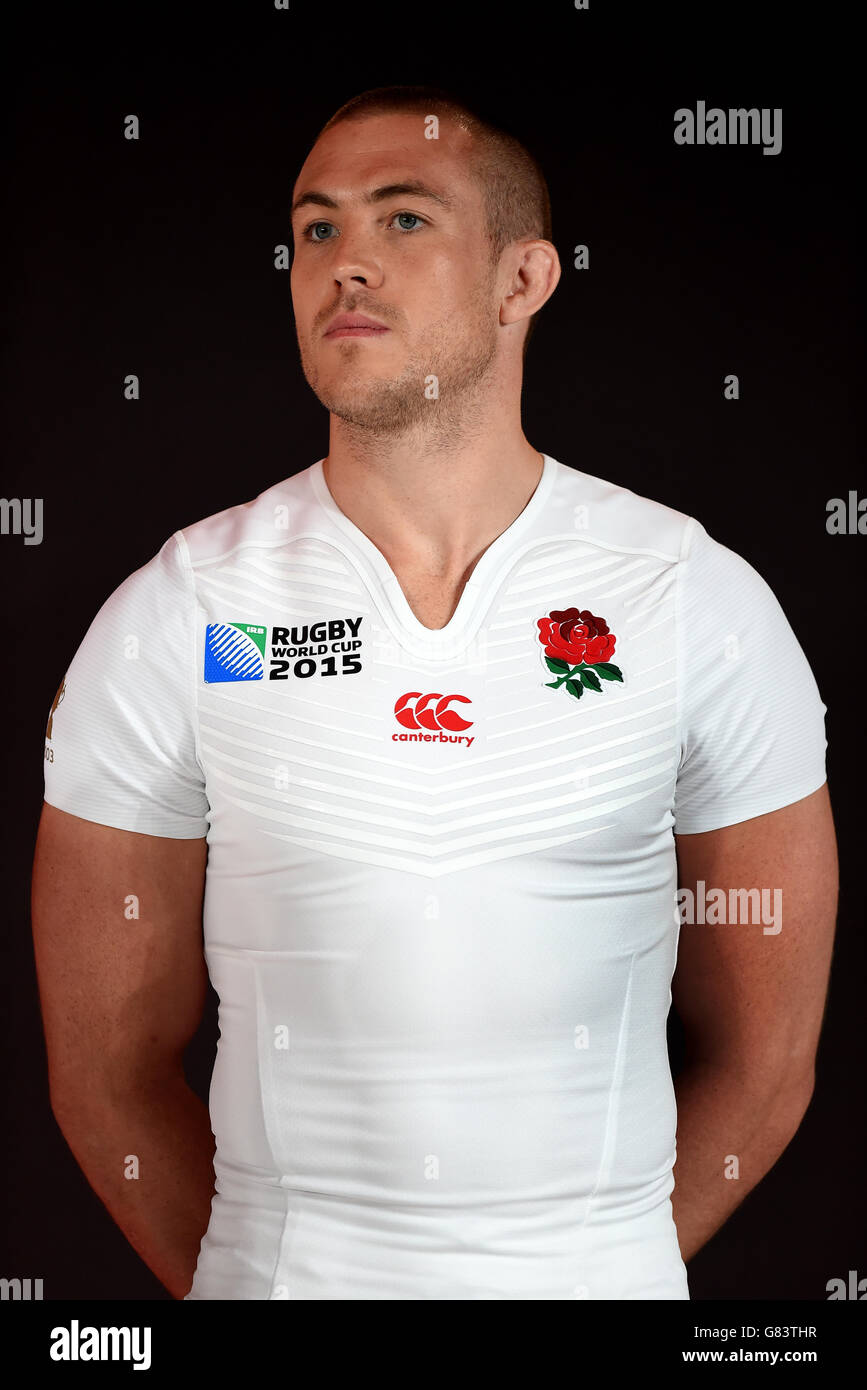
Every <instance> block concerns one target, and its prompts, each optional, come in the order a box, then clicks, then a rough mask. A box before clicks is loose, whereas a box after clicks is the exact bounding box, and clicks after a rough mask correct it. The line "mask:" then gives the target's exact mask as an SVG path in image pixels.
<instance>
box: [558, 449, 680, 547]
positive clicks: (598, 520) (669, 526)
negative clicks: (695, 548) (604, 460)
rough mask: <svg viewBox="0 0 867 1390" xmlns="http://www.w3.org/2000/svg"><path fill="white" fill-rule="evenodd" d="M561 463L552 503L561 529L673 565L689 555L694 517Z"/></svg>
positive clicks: (584, 539) (597, 542) (587, 539)
mask: <svg viewBox="0 0 867 1390" xmlns="http://www.w3.org/2000/svg"><path fill="white" fill-rule="evenodd" d="M555 463H556V465H557V467H556V476H555V482H554V487H553V489H552V496H551V505H552V509H553V511H554V513H555V514H556V515H557V517H558V522H559V525H560V527H561V529H566V530H568V531H570V532H572V533H574V534H575V535H576V536H577V537H579V538H580V539H581V540H583V541H586V542H590V543H596V544H597V545H599V546H602V547H605V548H609V549H614V550H623V551H634V552H635V553H637V554H646V555H655V556H657V557H658V558H659V559H661V560H667V561H669V562H670V563H672V564H675V563H677V562H678V561H680V560H682V559H684V558H685V556H686V554H687V552H688V550H689V547H690V541H691V536H692V529H693V527H694V526H695V525H696V524H697V523H696V522H695V520H694V518H693V517H691V516H689V515H687V513H685V512H681V511H678V510H677V509H676V508H674V507H669V506H666V504H665V503H664V502H657V501H655V500H654V499H653V498H651V497H644V496H642V495H641V494H640V493H637V492H632V491H631V490H630V489H629V488H626V487H621V486H620V485H619V484H618V483H613V482H610V481H608V479H606V478H600V477H597V476H596V475H595V474H592V473H585V472H583V471H581V470H580V469H578V468H573V467H571V466H569V465H567V464H565V463H561V462H559V460H555Z"/></svg>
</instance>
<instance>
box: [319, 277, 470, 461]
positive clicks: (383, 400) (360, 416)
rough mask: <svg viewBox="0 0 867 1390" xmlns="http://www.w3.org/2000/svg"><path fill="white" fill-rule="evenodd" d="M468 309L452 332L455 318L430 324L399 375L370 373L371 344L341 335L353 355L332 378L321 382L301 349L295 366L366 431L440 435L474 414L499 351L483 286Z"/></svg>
mask: <svg viewBox="0 0 867 1390" xmlns="http://www.w3.org/2000/svg"><path fill="white" fill-rule="evenodd" d="M472 307H473V313H472V314H471V315H470V317H469V318H462V320H461V325H460V330H459V331H458V332H456V331H455V323H454V320H453V319H445V320H442V321H440V322H439V323H437V324H435V325H433V326H431V327H430V328H428V329H427V330H426V332H425V335H424V341H423V342H422V343H418V344H416V345H415V346H414V348H413V350H412V351H411V352H410V355H409V358H408V360H407V362H406V363H405V365H404V368H403V370H402V371H401V373H400V375H399V376H398V377H394V378H387V377H381V376H377V375H375V373H371V371H370V368H369V367H368V366H367V364H366V363H365V361H364V357H363V354H364V353H366V352H368V351H371V352H375V351H376V349H375V348H373V349H368V346H367V344H365V343H361V342H359V343H353V340H352V339H351V338H346V339H344V340H343V341H344V342H345V343H346V344H348V345H350V349H349V351H347V352H346V358H347V359H350V354H352V358H353V360H352V361H347V364H346V365H344V367H343V369H342V371H340V372H339V374H338V379H337V381H336V382H335V383H332V382H330V381H329V382H323V381H322V379H321V377H320V374H319V372H318V371H317V370H316V366H315V364H314V363H312V362H311V360H310V359H309V357H305V354H304V352H303V350H302V352H301V365H302V368H303V370H304V375H305V377H306V378H307V382H308V385H309V386H310V388H311V390H312V391H313V393H314V395H316V396H317V398H318V399H319V400H320V401H321V403H322V404H323V405H324V406H325V408H326V410H328V411H329V412H330V413H331V414H332V415H335V416H337V417H338V419H341V420H343V421H345V422H346V424H348V425H351V426H353V427H355V428H356V429H357V430H359V431H360V432H361V433H363V434H366V435H368V436H370V437H374V438H376V437H378V438H393V437H395V436H400V435H412V434H423V435H427V434H428V433H429V432H431V430H432V432H433V433H434V434H436V435H442V434H451V433H452V432H453V431H455V430H460V429H461V428H462V423H463V424H466V423H467V417H468V413H472V403H473V401H474V400H475V399H476V398H477V396H478V393H479V391H480V390H483V389H484V383H485V381H486V379H487V377H488V374H489V372H490V369H491V365H492V363H493V361H494V358H495V356H496V350H497V337H496V333H497V324H496V320H495V319H494V317H493V315H492V310H491V299H490V293H489V288H488V287H485V289H484V290H480V292H479V293H478V294H477V296H476V297H475V299H474V302H473V306H472ZM338 351H343V349H341V348H338ZM355 362H357V364H358V365H357V367H356V366H355V365H354V363H355ZM431 378H435V382H433V383H432V381H431ZM434 388H435V392H436V394H433V390H434Z"/></svg>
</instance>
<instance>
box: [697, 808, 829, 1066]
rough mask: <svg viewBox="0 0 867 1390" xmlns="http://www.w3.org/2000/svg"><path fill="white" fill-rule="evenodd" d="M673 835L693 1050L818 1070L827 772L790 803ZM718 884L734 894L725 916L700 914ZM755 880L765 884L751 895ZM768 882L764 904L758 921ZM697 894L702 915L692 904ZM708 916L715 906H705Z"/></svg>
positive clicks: (722, 1058) (825, 938) (729, 1060)
mask: <svg viewBox="0 0 867 1390" xmlns="http://www.w3.org/2000/svg"><path fill="white" fill-rule="evenodd" d="M675 842H676V847H677V860H678V883H679V887H680V889H681V890H686V892H685V893H684V892H683V891H682V892H681V895H680V901H681V928H680V944H679V949H678V961H677V969H676V971H675V976H674V981H673V983H672V998H673V1001H674V1004H675V1007H676V1009H677V1012H678V1014H679V1015H680V1018H681V1021H682V1023H683V1026H684V1031H685V1035H686V1042H687V1048H688V1052H689V1055H690V1056H691V1057H693V1058H695V1059H700V1060H705V1061H714V1062H725V1063H726V1064H727V1065H734V1066H738V1067H740V1068H742V1069H743V1071H744V1073H745V1074H750V1073H753V1072H755V1071H758V1070H761V1069H762V1068H765V1067H771V1068H781V1069H782V1068H785V1067H789V1068H790V1069H791V1070H792V1071H793V1072H794V1073H797V1074H799V1075H800V1076H808V1075H811V1074H812V1068H813V1063H814V1060H815V1053H816V1047H817V1045H818V1039H819V1032H820V1029H821V1025H822V1017H823V1013H824V1007H825V998H826V994H827V987H828V976H829V971H830V964H831V953H832V947H833V936H834V926H835V921H836V909H837V851H836V840H835V835H834V825H833V818H832V814H831V805H830V799H829V795H828V787H827V783H825V784H824V785H823V786H821V787H820V788H819V789H818V790H817V791H815V792H813V793H812V794H811V795H809V796H806V797H803V798H802V799H801V800H799V801H796V802H794V803H792V804H791V805H789V806H784V807H782V808H781V809H780V810H777V811H771V812H769V813H768V814H766V815H761V816H756V817H753V818H752V819H750V820H745V821H741V822H740V823H738V824H736V825H729V826H724V827H723V828H722V829H719V830H711V831H706V832H704V833H702V834H691V835H677V836H675ZM713 889H721V890H722V894H723V896H722V898H721V899H720V900H719V901H720V903H721V904H723V905H724V906H723V907H722V914H721V916H720V920H719V922H718V923H716V924H715V923H713V922H712V921H707V920H706V921H704V922H702V921H700V920H698V917H699V915H700V909H701V903H702V901H704V902H705V904H706V905H707V903H708V896H709V895H710V894H711V891H712V890H713ZM751 889H758V890H759V896H758V899H756V896H755V894H754V895H753V898H752V902H751V901H750V898H749V897H748V896H747V893H748V890H751ZM739 890H747V893H744V892H741V893H739ZM761 890H765V898H764V908H765V910H764V914H763V916H762V920H760V921H755V920H754V916H755V906H756V905H758V906H760V907H761V904H762V893H761ZM748 903H749V904H750V910H749V912H747V911H746V910H745V909H746V905H747V904H748ZM690 905H692V906H693V908H694V911H693V916H694V917H695V918H696V920H694V921H692V922H690V921H689V918H688V916H687V915H686V913H687V911H688V909H689V907H690ZM705 915H706V917H710V916H711V915H712V914H711V912H710V911H709V910H708V909H707V906H706V909H705ZM760 915H761V914H760ZM775 915H776V920H772V919H773V918H774V917H775ZM745 918H748V920H744V919H745Z"/></svg>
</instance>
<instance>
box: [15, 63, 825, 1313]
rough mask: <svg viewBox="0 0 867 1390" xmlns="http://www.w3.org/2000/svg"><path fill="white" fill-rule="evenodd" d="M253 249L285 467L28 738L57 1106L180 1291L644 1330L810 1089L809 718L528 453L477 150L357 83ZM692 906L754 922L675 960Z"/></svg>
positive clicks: (518, 343)
mask: <svg viewBox="0 0 867 1390" xmlns="http://www.w3.org/2000/svg"><path fill="white" fill-rule="evenodd" d="M292 229H293V236H294V243H295V254H294V261H293V267H292V295H293V303H294V309H295V316H296V322H297V331H298V341H299V347H300V352H301V360H302V365H303V369H304V373H305V376H306V378H307V380H308V382H309V383H310V385H311V387H312V388H313V390H314V391H315V393H316V395H317V397H318V398H319V400H320V401H321V402H322V403H323V404H324V405H325V406H326V408H327V409H328V411H329V413H330V435H329V448H328V455H327V457H326V458H324V459H321V460H319V461H318V462H316V463H314V464H313V465H311V466H307V467H304V468H302V469H301V470H300V471H299V472H296V473H295V474H294V475H293V476H291V477H289V478H287V479H286V480H284V481H281V482H279V483H277V484H276V485H275V486H273V487H271V488H268V489H267V490H266V491H264V492H263V493H261V494H260V495H259V496H258V497H257V498H256V499H255V500H254V501H252V502H248V503H246V504H244V505H241V506H237V507H232V508H229V509H228V510H226V511H224V512H221V513H219V514H217V515H215V516H212V517H209V518H207V519H205V520H203V521H200V522H198V523H196V524H194V525H191V526H187V527H185V528H183V529H182V530H180V531H177V532H175V534H174V535H173V536H172V537H171V538H170V539H169V540H167V541H166V543H165V544H164V545H163V547H162V548H161V550H160V551H159V553H158V554H157V555H156V556H154V558H153V559H152V560H151V561H150V562H149V563H148V564H146V565H144V566H143V567H142V568H141V569H140V570H138V571H136V572H135V573H134V574H132V575H131V576H130V577H129V578H128V579H127V580H126V581H125V582H124V583H123V584H121V585H120V587H119V588H118V589H117V590H116V591H115V593H114V594H112V595H111V597H110V598H109V600H108V601H107V603H106V604H105V605H104V606H103V608H102V609H101V610H100V612H99V613H98V614H97V617H96V618H95V620H94V622H93V623H92V625H91V627H90V629H89V631H88V633H87V635H86V637H85V639H84V641H83V642H82V644H81V646H80V648H79V650H78V652H77V653H76V655H75V657H74V659H73V661H72V663H71V665H70V667H69V670H68V671H67V673H66V676H65V681H64V686H63V698H62V702H59V703H56V705H55V707H53V708H52V713H51V720H52V728H51V730H50V739H49V740H48V744H47V746H46V753H47V759H48V760H47V761H46V765H45V766H46V786H45V801H46V805H45V807H44V809H43V816H42V821H41V825H40V831H39V837H38V844H37V854H36V862H35V869H34V899H33V901H34V930H35V939H36V952H37V962H38V969H39V980H40V989H41V997H42V1005H43V1011H44V1018H45V1029H46V1038H47V1046H48V1061H49V1071H50V1080H51V1096H52V1104H53V1109H54V1113H55V1115H56V1117H57V1119H58V1122H59V1123H60V1125H61V1128H62V1129H63V1132H64V1134H65V1136H66V1138H67V1140H68V1142H69V1144H70V1146H71V1148H72V1150H73V1153H74V1154H75V1156H76V1158H77V1159H78V1161H79V1162H80V1164H81V1166H82V1168H83V1169H84V1171H85V1173H86V1175H87V1177H88V1179H89V1181H90V1182H91V1184H92V1185H93V1187H94V1188H95V1190H96V1191H97V1192H98V1194H99V1196H100V1197H101V1199H102V1200H103V1202H104V1203H105V1204H106V1206H107V1207H108V1209H109V1211H110V1212H111V1213H112V1215H113V1217H114V1218H115V1220H116V1221H117V1222H118V1223H119V1224H120V1226H121V1227H122V1229H123V1230H124V1232H125V1233H126V1235H127V1237H128V1238H129V1240H130V1241H131V1242H132V1244H133V1245H134V1246H135V1248H136V1249H137V1250H138V1251H139V1253H140V1254H141V1255H142V1257H143V1258H144V1259H145V1260H146V1261H147V1263H148V1264H149V1265H150V1267H151V1268H152V1269H153V1270H154V1272H155V1273H156V1274H157V1275H158V1277H159V1278H160V1279H161V1280H162V1281H163V1282H164V1284H165V1285H166V1287H167V1288H168V1289H169V1290H170V1291H171V1292H172V1294H173V1295H174V1296H175V1297H176V1298H184V1297H186V1298H189V1299H220V1298H225V1299H269V1298H298V1299H501V1298H504V1299H508V1298H514V1299H546V1300H548V1299H550V1300H559V1299H571V1298H589V1299H645V1298H646V1299H687V1298H688V1297H689V1291H688V1285H687V1280H686V1271H685V1261H686V1260H688V1259H689V1258H690V1257H691V1256H692V1255H693V1254H694V1252H695V1251H696V1250H697V1249H699V1248H700V1246H701V1245H702V1244H704V1242H705V1241H707V1239H708V1238H709V1237H710V1236H711V1235H712V1234H713V1232H714V1231H715V1230H717V1229H718V1228H719V1226H720V1225H721V1224H722V1223H723V1222H724V1221H725V1220H726V1218H727V1217H728V1215H729V1214H730V1213H731V1211H732V1210H733V1209H734V1208H735V1206H736V1205H737V1204H738V1203H739V1202H740V1200H741V1199H742V1198H743V1197H744V1196H745V1194H746V1193H747V1192H748V1191H749V1190H750V1189H751V1188H752V1187H754V1186H755V1184H756V1183H757V1182H758V1181H759V1180H760V1178H761V1177H762V1175H763V1174H764V1173H765V1172H767V1170H768V1169H769V1168H770V1167H771V1166H772V1165H773V1163H774V1162H775V1161H776V1159H777V1158H778V1157H779V1155H780V1153H781V1152H782V1150H783V1149H784V1148H785V1146H786V1144H787V1143H788V1142H789V1140H790V1139H791V1137H792V1135H793V1134H794V1133H795V1131H796V1129H797V1127H798V1125H799V1123H800V1121H801V1118H802V1116H803V1114H804V1111H805V1109H806V1106H807V1104H808V1102H809V1099H810V1095H811V1091H812V1085H813V1065H814V1058H815V1052H816V1046H817V1040H818V1036H819V1030H820V1025H821V1019H822V1012H823V1007H824V999H825V990H826V983H827V977H828V971H829V961H830V953H831V940H832V932H833V923H834V916H835V911H834V903H835V892H836V877H835V870H836V860H835V845H834V833H833V826H832V820H831V813H830V807H829V801H828V793H827V787H826V784H825V770H824V751H825V739H824V730H823V715H824V712H825V706H824V705H823V704H822V702H821V700H820V697H819V692H818V690H817V687H816V683H815V680H814V678H813V675H812V672H811V671H810V669H809V667H808V665H807V662H806V660H805V657H804V655H803V653H802V651H801V649H800V647H799V645H798V643H797V641H796V639H795V637H794V634H793V632H792V630H791V627H790V626H789V624H788V622H787V620H786V618H785V616H784V614H783V613H782V611H781V609H780V607H779V604H778V603H777V601H776V599H775V597H774V595H773V594H772V592H771V591H770V590H769V588H768V586H767V585H766V584H765V582H764V581H763V580H762V579H761V578H760V576H759V575H758V574H757V573H756V571H755V570H754V569H752V568H751V567H750V566H749V565H748V564H747V563H746V562H745V561H744V560H743V559H741V558H740V557H739V556H737V555H736V554H734V553H733V552H732V551H730V550H728V549H726V548H725V547H724V546H722V545H720V544H718V543H717V542H716V541H714V540H713V539H711V537H710V536H709V535H708V533H707V531H706V530H705V529H704V527H703V526H702V525H701V524H700V523H699V522H698V521H697V520H695V519H693V518H690V517H687V516H686V515H684V514H682V513H680V512H678V511H675V510H672V509H670V508H668V507H665V506H662V505H660V504H658V503H655V502H653V501H650V500H648V499H646V498H642V497H638V496H636V495H635V494H633V493H631V492H628V491H626V490H624V489H622V488H620V487H617V486H616V485H614V484H612V483H609V482H606V481H604V480H601V479H599V478H597V477H596V476H594V475H592V474H589V473H584V472H581V471H578V470H575V469H573V468H571V467H568V466H567V465H565V464H564V463H561V462H560V461H558V460H555V459H554V458H552V457H551V456H550V455H547V454H540V453H539V452H538V451H537V450H536V449H535V448H533V447H532V446H531V445H530V444H529V443H528V441H527V440H526V438H525V436H524V434H523V431H522V428H521V416H520V388H521V376H522V362H523V352H524V349H525V346H526V338H527V335H528V328H529V327H530V326H531V325H532V322H533V319H534V316H535V315H536V314H537V313H538V312H539V310H540V309H541V308H542V306H543V305H544V304H545V302H546V301H547V300H548V298H549V297H550V295H551V294H552V293H553V291H554V289H555V287H556V285H557V281H558V279H559V273H560V271H559V262H558V258H557V253H556V250H555V248H554V246H553V244H552V242H551V239H550V225H549V214H548V200H547V192H546V189H545V183H544V179H543V178H542V177H541V174H540V172H539V170H538V167H537V166H536V164H535V162H534V160H533V159H532V158H531V157H530V156H529V154H528V153H527V152H526V151H525V150H524V149H523V147H522V146H521V145H519V144H518V143H517V141H515V140H513V139H512V138H511V137H508V136H506V135H503V134H502V133H500V132H498V131H497V130H495V129H493V128H491V127H489V126H487V125H485V124H484V123H481V122H480V121H479V120H478V119H476V118H475V117H474V116H473V114H472V113H471V112H469V111H467V110H466V108H461V107H459V106H455V105H453V104H450V102H449V100H448V97H447V94H443V93H441V92H437V91H431V90H430V89H386V90H384V91H382V90H381V91H377V92H374V93H370V94H363V95H362V96H361V97H360V98H356V99H355V100H354V101H353V102H350V103H348V104H347V106H346V107H344V108H341V110H340V111H339V112H338V113H336V115H335V116H334V117H332V119H331V121H330V122H329V123H328V125H327V126H326V127H325V129H324V130H323V132H322V133H321V134H320V137H319V138H318V139H317V140H316V142H315V144H314V146H313V148H312V150H311V151H310V154H309V155H308V158H307V160H306V162H305V164H304V166H303V168H302V169H301V172H300V175H299V177H298V180H297V183H296V185H295V190H294V202H293V210H292ZM678 861H679V864H678ZM678 871H679V872H678ZM705 884H706V885H707V891H708V893H709V892H710V890H711V889H714V890H721V893H722V896H723V898H724V899H725V900H726V901H727V902H731V901H734V903H735V904H737V902H738V901H739V898H738V892H737V890H753V889H760V890H763V891H765V892H766V894H767V895H769V896H768V897H767V900H768V901H776V899H775V898H774V896H773V894H774V892H777V891H781V893H782V904H783V920H782V922H781V923H779V924H778V921H779V914H777V916H775V917H774V919H773V925H772V927H771V929H770V930H767V929H766V928H767V925H768V922H767V918H766V917H765V916H760V917H758V918H757V917H756V916H755V914H753V915H752V917H750V916H749V914H748V915H747V920H745V921H732V920H730V919H729V918H727V917H726V916H725V915H724V916H723V917H721V918H718V919H717V922H716V923H715V922H714V921H713V920H712V919H709V920H708V921H706V922H699V921H698V920H697V921H696V922H695V923H691V924H689V925H684V927H683V929H682V930H680V926H681V920H682V917H683V916H684V913H683V912H682V911H681V910H680V909H679V906H678V895H677V889H678V885H680V886H681V888H683V889H685V890H689V891H694V892H699V891H701V892H704V891H705V889H704V885H705ZM700 885H701V887H700ZM730 890H732V891H731V893H730ZM203 897H204V904H203V901H202V900H203ZM682 898H683V902H686V901H687V898H686V897H684V896H683V895H682ZM762 900H763V901H764V899H762ZM702 901H704V899H702ZM202 906H203V913H204V928H203V930H204V953H203V949H202ZM679 938H680V956H679V964H678V974H677V979H676V981H675V1000H676V1003H677V1007H678V1010H679V1013H680V1015H681V1018H682V1019H683V1022H684V1027H685V1029H686V1037H687V1064H686V1066H685V1068H684V1070H683V1072H682V1073H681V1075H680V1076H679V1077H678V1085H677V1102H678V1110H677V1111H676V1109H675V1091H674V1087H673V1085H672V1079H671V1074H670V1069H669V1063H668V1057H667V1050H666V1017H667V1014H668V1010H669V1006H670V1003H671V997H672V995H671V983H672V974H673V971H674V967H675V963H676V960H677V952H678V939H679ZM205 962H207V969H208V971H209V972H210V978H211V980H212V982H213V984H214V987H215V989H216V991H217V993H218V995H219V998H220V1042H219V1048H218V1054H217V1059H216V1064H215V1069H214V1077H213V1083H212V1088H211V1093H210V1115H209V1114H208V1112H207V1111H206V1109H205V1107H204V1106H203V1105H202V1104H201V1102H200V1101H199V1100H198V1099H197V1097H195V1096H194V1094H193V1093H192V1092H191V1091H190V1090H189V1088H188V1087H187V1085H186V1082H185V1079H184V1073H183V1065H182V1058H183V1052H184V1048H185V1046H186V1044H187V1042H188V1041H189V1039H190V1037H191V1036H192V1034H193V1033H194V1031H195V1029H196V1026H197V1024H198V1022H199V1019H200V1016H201V1009H202V1002H203V997H204V990H205V968H206V966H205ZM676 1124H677V1140H678V1148H677V1167H676V1171H673V1166H674V1163H675V1156H676V1154H675V1128H676ZM212 1129H213V1134H214V1136H215V1137H216V1153H215V1154H213V1150H214V1143H213V1139H212V1137H211V1130H212ZM212 1154H213V1171H212ZM735 1170H736V1171H735ZM214 1174H215V1175H216V1190H215V1191H214ZM675 1178H676V1185H675ZM733 1179H734V1180H733ZM672 1193H673V1197H672ZM212 1198H213V1200H212Z"/></svg>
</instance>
